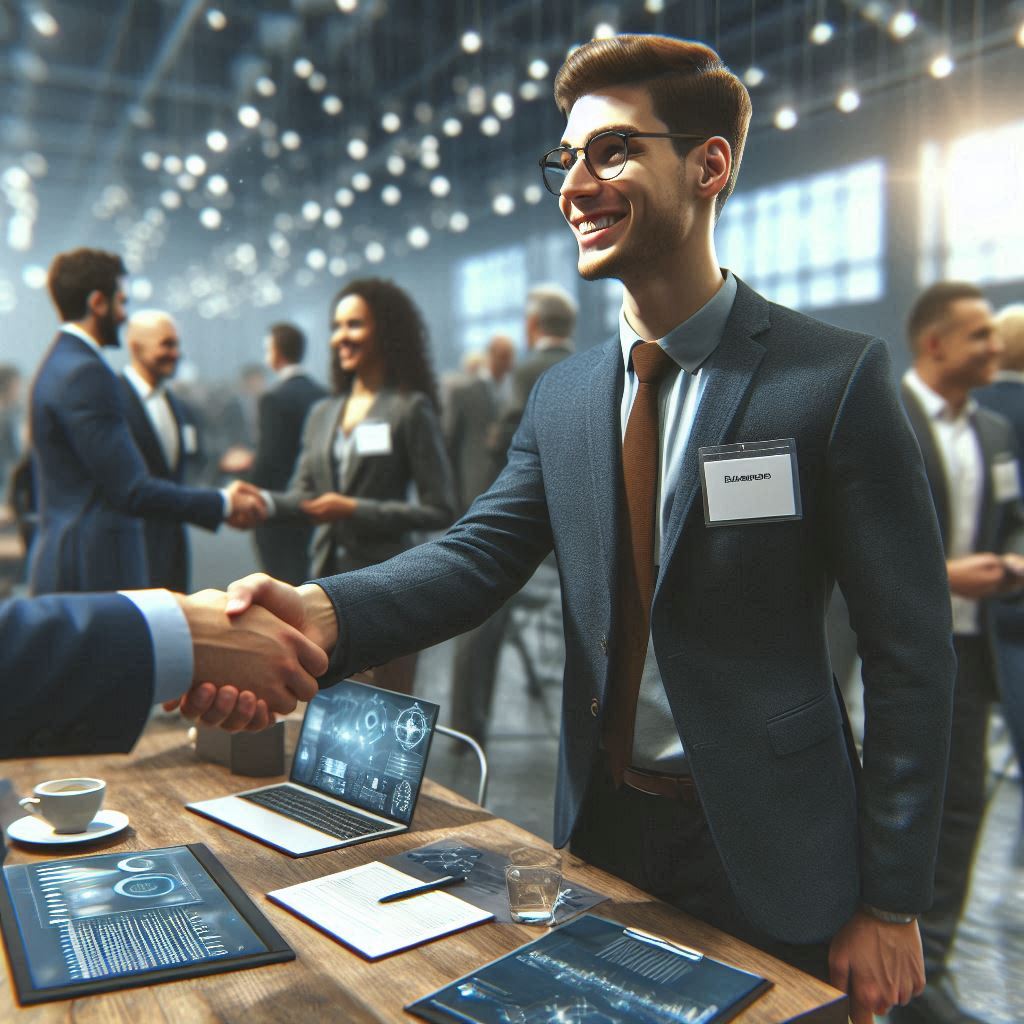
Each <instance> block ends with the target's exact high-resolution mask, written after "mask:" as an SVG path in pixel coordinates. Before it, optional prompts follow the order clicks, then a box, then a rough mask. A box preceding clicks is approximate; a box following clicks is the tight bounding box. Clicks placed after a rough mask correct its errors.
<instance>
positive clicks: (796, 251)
mask: <svg viewBox="0 0 1024 1024" xmlns="http://www.w3.org/2000/svg"><path fill="white" fill-rule="evenodd" d="M884 236H885V165H884V164H883V162H882V161H881V160H867V161H864V162H863V163H858V164H853V165H852V166H849V167H844V168H840V169H839V170H835V171H828V172H827V173H825V174H816V175H813V176H811V177H807V178H800V179H797V180H794V181H787V182H783V183H782V184H780V185H772V186H770V187H768V188H762V189H757V190H755V191H753V192H743V193H737V194H736V195H734V196H732V197H731V198H730V199H729V201H728V203H726V205H725V211H724V212H723V214H722V219H721V222H720V223H719V225H718V230H717V248H718V254H719V259H720V260H721V262H722V265H723V266H726V267H729V268H730V269H731V270H734V271H735V272H736V273H737V274H739V276H740V277H742V278H743V280H744V281H746V282H747V284H749V285H751V286H752V287H754V288H756V289H757V290H758V291H760V292H763V293H764V294H765V295H767V296H768V297H769V298H771V299H774V300H775V301H776V302H781V303H783V304H784V305H786V306H793V307H796V308H798V309H815V308H820V307H824V306H845V305H855V304H858V303H863V302H875V301H877V300H878V299H879V298H881V296H882V294H883V292H884V290H885V275H884V273H883V270H884V264H883V257H884V243H885V238H884Z"/></svg>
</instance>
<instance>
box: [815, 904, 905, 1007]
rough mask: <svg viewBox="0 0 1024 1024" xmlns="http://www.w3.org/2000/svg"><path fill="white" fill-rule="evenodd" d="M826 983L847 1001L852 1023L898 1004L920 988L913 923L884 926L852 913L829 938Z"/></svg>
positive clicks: (862, 915)
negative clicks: (829, 979)
mask: <svg viewBox="0 0 1024 1024" xmlns="http://www.w3.org/2000/svg"><path fill="white" fill-rule="evenodd" d="M828 966H829V974H830V975H831V980H832V984H833V985H834V986H835V987H836V988H838V989H842V991H843V992H846V993H847V994H848V995H849V997H850V1020H851V1021H853V1024H873V1019H874V1018H873V1017H872V1014H879V1015H881V1014H883V1013H888V1012H889V1010H890V1009H892V1007H893V1006H895V1005H897V1004H899V1005H900V1006H904V1005H906V1004H907V1003H909V1002H910V1000H911V999H913V997H914V996H917V995H920V994H921V992H922V990H923V989H924V954H923V953H922V952H921V933H920V931H919V930H918V927H917V922H916V921H912V922H911V923H910V924H888V923H887V922H885V921H880V920H879V919H878V918H877V917H872V916H871V915H870V914H869V913H867V911H864V910H858V911H857V913H855V914H854V915H853V917H851V918H850V920H849V921H847V922H846V924H845V925H843V927H842V928H841V929H840V930H839V931H838V932H837V933H836V934H835V936H833V938H832V942H831V945H830V946H829V954H828Z"/></svg>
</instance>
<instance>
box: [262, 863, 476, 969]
mask: <svg viewBox="0 0 1024 1024" xmlns="http://www.w3.org/2000/svg"><path fill="white" fill-rule="evenodd" d="M422 884H423V879H421V878H415V877H413V876H412V875H407V874H405V872H403V871H398V870H396V869H395V868H393V867H390V866H389V865H387V864H381V863H380V862H379V861H373V862H372V863H370V864H363V865H361V866H360V867H357V868H349V869H348V870H347V871H339V872H337V873H336V874H333V875H325V876H324V877H323V878H314V879H313V880H312V881H309V882H300V883H299V884H298V885H290V886H288V888H286V889H276V890H275V891H274V892H270V893H267V895H268V896H269V897H270V899H272V900H273V901H274V902H275V903H278V904H280V905H281V906H282V907H284V908H286V909H287V910H291V911H292V912H293V913H295V914H298V916H299V917H302V918H304V919H305V920H307V921H309V922H310V923H312V924H315V925H316V926H317V927H318V928H322V929H323V930H324V931H326V932H328V933H329V934H331V935H333V936H334V937H335V938H337V939H338V940H339V941H340V942H343V943H345V945H346V946H351V947H352V948H353V949H355V950H357V951H358V952H360V953H362V954H363V955H364V956H367V957H369V958H370V959H371V960H372V959H375V958H376V957H380V956H386V955H387V954H388V953H397V952H398V951H399V950H400V949H409V948H410V947H412V946H418V945H419V944H420V943H423V942H429V941H430V940H431V939H436V938H440V936H442V935H449V934H451V933H452V932H456V931H459V930H461V929H462V928H468V927H469V926H470V925H474V924H479V923H480V922H481V921H488V920H490V919H491V918H492V917H493V916H494V915H493V914H491V913H490V912H489V911H486V910H480V909H479V908H478V907H474V906H473V905H472V904H471V903H467V902H466V901H465V900H460V899H459V898H458V897H457V896H453V895H452V894H451V893H449V892H444V891H440V890H439V891H437V892H427V893H422V894H421V895H419V896H410V897H409V898H408V899H404V900H399V901H397V902H396V903H379V902H378V900H379V899H380V898H381V897H382V896H387V895H388V894H389V893H393V892H400V891H401V890H402V889H410V888H412V887H413V886H414V885H422Z"/></svg>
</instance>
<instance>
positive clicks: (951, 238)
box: [917, 121, 1024, 285]
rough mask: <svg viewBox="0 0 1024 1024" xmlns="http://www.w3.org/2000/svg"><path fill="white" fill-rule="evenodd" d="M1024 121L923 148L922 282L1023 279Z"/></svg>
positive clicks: (984, 282) (920, 246) (920, 243)
mask: <svg viewBox="0 0 1024 1024" xmlns="http://www.w3.org/2000/svg"><path fill="white" fill-rule="evenodd" d="M1022 182H1024V121H1016V122H1013V123H1011V124H1007V125H1004V126H1003V127H1001V128H997V129H995V130H989V131H985V132H978V133H976V134H974V135H967V136H965V137H963V138H961V139H957V140H956V141H954V142H951V143H948V144H947V145H945V146H940V145H938V144H936V143H933V142H929V143H925V145H924V146H922V147H921V172H920V193H919V196H920V200H919V201H920V206H919V212H920V222H919V223H920V234H919V239H918V244H919V252H920V257H919V261H918V273H917V276H918V281H919V283H920V284H922V285H929V284H931V283H932V282H934V281H937V280H941V279H951V280H959V281H971V282H972V283H974V284H986V283H992V282H996V281H1016V280H1020V279H1021V278H1024V192H1022V188H1021V183H1022Z"/></svg>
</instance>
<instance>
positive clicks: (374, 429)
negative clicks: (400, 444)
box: [355, 423, 391, 455]
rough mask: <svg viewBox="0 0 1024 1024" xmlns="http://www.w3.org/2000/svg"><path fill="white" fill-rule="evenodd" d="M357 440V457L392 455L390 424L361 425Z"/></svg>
mask: <svg viewBox="0 0 1024 1024" xmlns="http://www.w3.org/2000/svg"><path fill="white" fill-rule="evenodd" d="M355 439H356V454H357V455H390V454H391V424H390V423H360V424H359V426H358V427H356V438H355Z"/></svg>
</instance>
